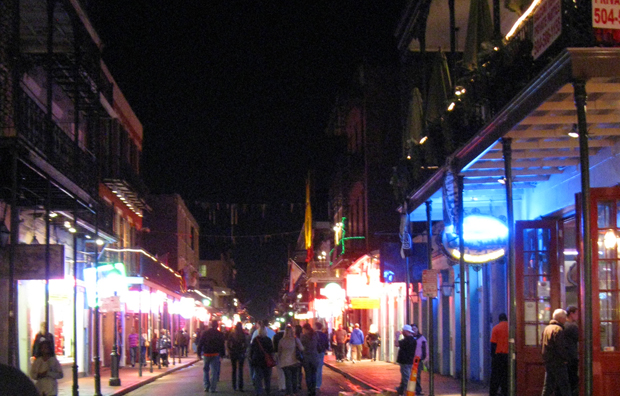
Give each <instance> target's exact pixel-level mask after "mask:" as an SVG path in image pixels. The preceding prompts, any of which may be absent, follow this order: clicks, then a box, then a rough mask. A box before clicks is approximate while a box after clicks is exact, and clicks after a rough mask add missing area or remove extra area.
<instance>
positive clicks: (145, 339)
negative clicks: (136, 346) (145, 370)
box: [140, 333, 149, 366]
mask: <svg viewBox="0 0 620 396" xmlns="http://www.w3.org/2000/svg"><path fill="white" fill-rule="evenodd" d="M148 346H149V339H148V336H147V334H146V333H142V337H140V363H141V364H142V365H143V366H146V348H147V347H148Z"/></svg>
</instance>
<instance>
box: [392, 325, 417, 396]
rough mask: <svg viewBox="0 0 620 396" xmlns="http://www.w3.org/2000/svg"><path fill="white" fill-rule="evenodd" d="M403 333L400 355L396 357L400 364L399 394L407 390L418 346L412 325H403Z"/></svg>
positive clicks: (400, 342)
mask: <svg viewBox="0 0 620 396" xmlns="http://www.w3.org/2000/svg"><path fill="white" fill-rule="evenodd" d="M402 335H403V339H402V340H400V341H398V355H397V357H396V363H398V364H399V365H400V385H399V386H398V388H396V392H398V394H399V395H404V394H405V391H406V390H407V383H408V382H409V377H410V376H411V369H412V368H413V359H414V358H415V351H416V347H417V343H416V340H415V338H414V337H413V329H412V328H411V326H410V325H407V324H406V325H404V326H403V331H402Z"/></svg>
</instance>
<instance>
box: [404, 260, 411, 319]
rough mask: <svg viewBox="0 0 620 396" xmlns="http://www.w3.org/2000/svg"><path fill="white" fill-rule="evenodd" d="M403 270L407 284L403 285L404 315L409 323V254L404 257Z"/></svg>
mask: <svg viewBox="0 0 620 396" xmlns="http://www.w3.org/2000/svg"><path fill="white" fill-rule="evenodd" d="M405 270H406V271H407V278H406V281H407V284H406V285H405V289H406V290H405V298H406V300H405V301H407V303H406V304H405V316H406V317H407V320H406V321H407V323H411V304H410V301H409V300H410V297H409V285H411V279H410V278H409V256H406V257H405Z"/></svg>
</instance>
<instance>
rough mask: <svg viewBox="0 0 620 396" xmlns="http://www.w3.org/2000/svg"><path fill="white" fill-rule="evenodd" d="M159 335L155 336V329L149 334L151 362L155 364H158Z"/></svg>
mask: <svg viewBox="0 0 620 396" xmlns="http://www.w3.org/2000/svg"><path fill="white" fill-rule="evenodd" d="M158 345H159V337H157V330H154V331H153V336H151V363H152V364H153V365H155V366H157V365H159V347H158Z"/></svg>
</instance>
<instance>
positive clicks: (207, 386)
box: [197, 320, 226, 392]
mask: <svg viewBox="0 0 620 396" xmlns="http://www.w3.org/2000/svg"><path fill="white" fill-rule="evenodd" d="M217 327H218V322H217V320H213V321H211V328H210V329H209V330H207V331H204V332H203V333H202V334H201V335H200V340H199V341H198V346H197V349H198V356H199V357H200V356H202V361H203V363H204V366H203V368H202V371H203V375H202V383H203V385H204V390H205V392H209V391H211V392H215V391H216V390H217V381H218V379H219V378H220V359H221V358H222V357H224V355H226V345H225V340H224V334H223V333H222V332H221V331H219V330H218V329H217Z"/></svg>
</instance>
